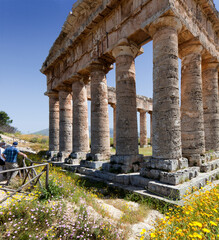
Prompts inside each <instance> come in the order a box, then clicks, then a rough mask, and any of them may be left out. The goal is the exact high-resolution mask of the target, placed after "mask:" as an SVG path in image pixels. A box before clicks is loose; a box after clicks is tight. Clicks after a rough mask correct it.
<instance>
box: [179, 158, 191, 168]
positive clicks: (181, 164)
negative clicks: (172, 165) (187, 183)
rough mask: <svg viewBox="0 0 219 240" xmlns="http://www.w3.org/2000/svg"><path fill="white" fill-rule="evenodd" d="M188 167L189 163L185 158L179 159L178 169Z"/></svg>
mask: <svg viewBox="0 0 219 240" xmlns="http://www.w3.org/2000/svg"><path fill="white" fill-rule="evenodd" d="M188 167H189V161H188V159H187V158H181V159H179V169H184V168H188Z"/></svg>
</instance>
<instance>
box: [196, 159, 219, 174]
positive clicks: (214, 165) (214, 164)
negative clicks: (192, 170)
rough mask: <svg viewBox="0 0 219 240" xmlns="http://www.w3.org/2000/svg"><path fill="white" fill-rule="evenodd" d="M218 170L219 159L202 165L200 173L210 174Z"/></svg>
mask: <svg viewBox="0 0 219 240" xmlns="http://www.w3.org/2000/svg"><path fill="white" fill-rule="evenodd" d="M217 168H219V159H216V160H213V161H210V162H207V163H204V164H202V165H201V167H200V171H201V172H210V171H212V170H214V169H217Z"/></svg>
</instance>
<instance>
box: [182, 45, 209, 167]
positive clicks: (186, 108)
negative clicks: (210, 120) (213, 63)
mask: <svg viewBox="0 0 219 240" xmlns="http://www.w3.org/2000/svg"><path fill="white" fill-rule="evenodd" d="M180 49H182V50H181V51H180V55H181V57H182V58H181V59H182V63H181V64H182V69H181V124H182V153H183V156H184V157H187V158H188V159H189V165H190V166H194V165H200V154H204V153H205V135H204V119H203V102H202V72H201V61H202V58H201V52H202V49H203V48H202V46H201V45H200V44H199V43H197V42H196V41H191V42H190V43H187V44H186V45H183V46H180Z"/></svg>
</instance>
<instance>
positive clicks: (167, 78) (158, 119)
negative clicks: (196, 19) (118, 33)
mask: <svg viewBox="0 0 219 240" xmlns="http://www.w3.org/2000/svg"><path fill="white" fill-rule="evenodd" d="M181 27H182V25H181V23H180V21H179V20H178V19H177V18H176V17H170V16H166V17H162V18H159V19H157V20H155V21H154V22H153V23H152V24H151V26H150V27H149V32H150V34H151V36H152V37H153V89H154V90H153V143H152V146H153V157H154V158H163V159H179V158H181V124H180V108H179V77H178V31H179V30H180V29H181Z"/></svg>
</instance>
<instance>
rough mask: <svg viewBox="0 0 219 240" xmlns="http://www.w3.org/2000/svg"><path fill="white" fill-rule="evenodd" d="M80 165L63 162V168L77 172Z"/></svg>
mask: <svg viewBox="0 0 219 240" xmlns="http://www.w3.org/2000/svg"><path fill="white" fill-rule="evenodd" d="M79 166H80V165H79V164H78V165H76V164H63V165H62V168H63V169H65V170H68V171H71V172H76V171H77V169H78V167H79Z"/></svg>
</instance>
